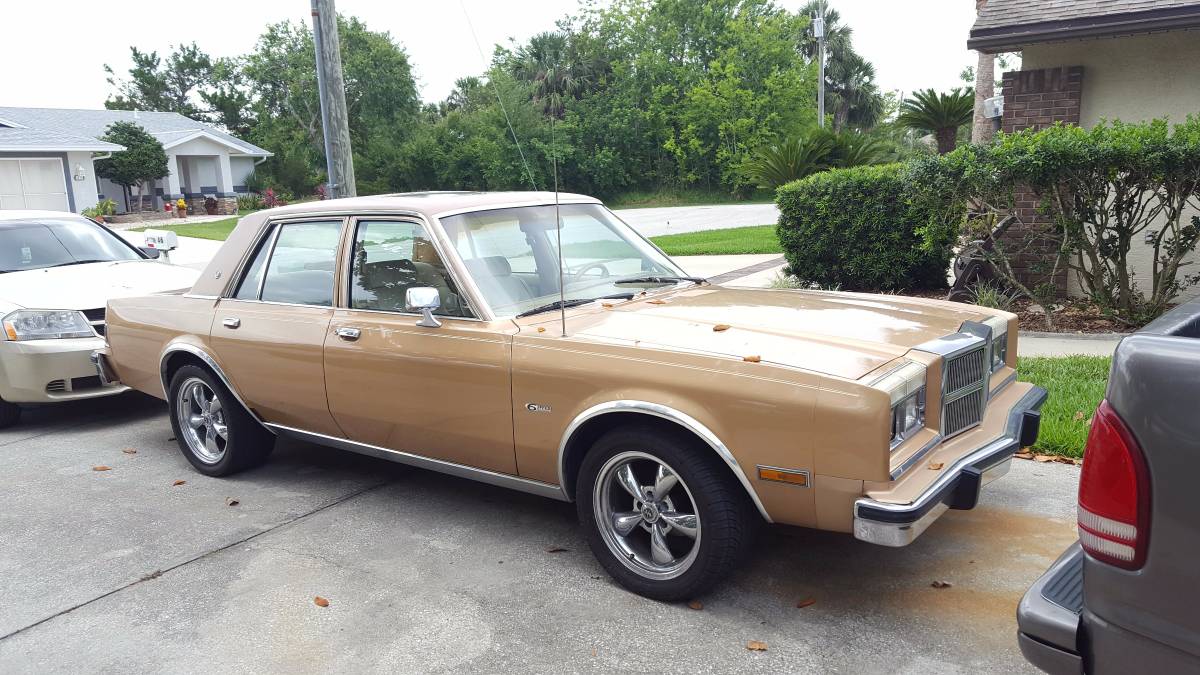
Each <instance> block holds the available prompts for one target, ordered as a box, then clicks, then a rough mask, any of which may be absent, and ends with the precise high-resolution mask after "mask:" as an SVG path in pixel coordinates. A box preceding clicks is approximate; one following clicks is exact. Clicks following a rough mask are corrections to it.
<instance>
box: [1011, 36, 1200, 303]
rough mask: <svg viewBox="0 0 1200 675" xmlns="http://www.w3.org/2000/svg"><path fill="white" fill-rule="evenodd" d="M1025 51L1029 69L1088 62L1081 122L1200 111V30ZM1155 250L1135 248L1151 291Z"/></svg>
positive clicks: (1179, 116)
mask: <svg viewBox="0 0 1200 675" xmlns="http://www.w3.org/2000/svg"><path fill="white" fill-rule="evenodd" d="M1021 56H1022V61H1021V67H1022V69H1028V70H1032V69H1037V68H1053V67H1056V66H1083V72H1084V77H1083V96H1082V101H1081V103H1080V115H1079V123H1080V124H1081V125H1082V126H1084V127H1091V126H1093V125H1095V124H1096V123H1097V122H1099V121H1101V120H1105V119H1107V120H1121V121H1125V122H1136V121H1142V120H1148V119H1154V118H1157V117H1166V118H1168V119H1169V120H1171V121H1172V122H1182V121H1183V120H1184V118H1186V117H1187V115H1188V114H1192V115H1200V31H1176V32H1171V33H1154V34H1150V35H1135V36H1128V37H1120V38H1107V39H1101V40H1082V41H1075V42H1062V43H1054V44H1044V45H1031V46H1028V47H1026V48H1025V49H1024V50H1023V52H1022V55H1021ZM1193 215H1197V212H1192V213H1188V214H1185V216H1184V222H1185V223H1186V222H1188V221H1189V220H1190V219H1191V216H1193ZM1139 239H1140V238H1139ZM1152 251H1153V249H1151V248H1150V247H1149V246H1146V245H1145V244H1144V243H1142V242H1141V241H1135V242H1134V244H1133V247H1132V249H1131V250H1130V261H1131V264H1132V269H1133V272H1134V274H1135V275H1136V276H1135V279H1136V278H1141V279H1144V280H1145V281H1144V282H1143V283H1141V284H1139V285H1140V286H1142V287H1143V290H1144V291H1146V292H1149V290H1150V281H1149V278H1148V277H1149V274H1150V270H1151V263H1152ZM1196 257H1197V256H1193V258H1196ZM1196 264H1200V262H1198V263H1195V264H1193V265H1192V266H1189V267H1186V268H1184V269H1185V271H1186V272H1189V273H1190V272H1192V271H1193V267H1194V266H1195V265H1196ZM1070 281H1071V288H1072V293H1073V294H1076V295H1077V294H1079V289H1078V284H1077V283H1076V280H1074V279H1071V280H1070ZM1196 296H1200V287H1195V286H1193V287H1192V288H1189V289H1187V290H1186V291H1185V292H1184V293H1183V294H1182V295H1181V296H1180V297H1179V298H1178V299H1177V300H1178V301H1183V300H1186V299H1189V298H1192V297H1196Z"/></svg>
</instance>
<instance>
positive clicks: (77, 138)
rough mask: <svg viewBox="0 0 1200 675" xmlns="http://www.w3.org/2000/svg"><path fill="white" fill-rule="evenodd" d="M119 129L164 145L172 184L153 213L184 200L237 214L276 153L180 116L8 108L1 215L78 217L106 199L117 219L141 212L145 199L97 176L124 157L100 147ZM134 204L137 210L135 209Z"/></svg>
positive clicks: (161, 185)
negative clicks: (255, 176) (249, 181)
mask: <svg viewBox="0 0 1200 675" xmlns="http://www.w3.org/2000/svg"><path fill="white" fill-rule="evenodd" d="M113 122H133V123H134V124H137V125H139V126H141V127H142V128H143V129H145V130H146V131H147V132H148V133H149V134H150V135H152V136H154V137H155V138H157V139H158V140H159V142H161V143H162V145H163V149H165V150H166V152H167V169H168V171H169V172H170V173H169V174H168V175H167V176H166V177H165V178H162V179H161V180H158V181H155V183H154V185H153V186H148V187H147V194H148V195H149V196H150V197H151V198H150V199H147V200H145V201H146V208H153V209H155V210H161V209H162V208H163V203H164V201H168V200H169V201H175V200H177V199H179V198H181V197H182V198H184V199H186V200H187V201H188V205H189V208H190V209H192V210H193V211H202V210H203V208H204V200H205V199H206V198H207V197H213V198H215V199H216V200H217V203H218V212H219V213H223V214H224V213H230V214H232V213H237V200H236V197H237V195H238V194H239V193H244V192H246V177H247V176H249V175H250V174H251V173H253V172H254V167H255V166H256V165H258V164H261V163H262V162H263V161H264V160H265V159H266V158H267V157H270V156H271V153H270V152H267V151H266V150H263V149H262V148H260V147H258V146H256V145H253V144H251V143H247V142H246V141H243V140H241V139H239V138H237V137H235V136H232V135H230V134H228V133H225V132H224V131H221V130H219V129H216V128H214V127H211V126H209V125H207V124H204V123H203V122H197V121H196V120H193V119H190V118H188V117H184V116H183V115H180V114H178V113H173V112H145V111H138V110H69V109H59V108H9V107H0V209H26V208H28V209H53V210H62V211H73V212H75V213H78V212H80V211H82V210H83V209H85V208H88V207H91V206H95V205H96V203H97V202H98V201H99V200H101V199H112V200H113V201H115V202H116V203H117V212H118V213H126V212H128V211H130V210H131V209H137V202H138V200H137V198H136V197H137V195H136V194H135V195H133V197H134V198H133V199H128V198H127V195H126V194H125V190H124V189H123V188H122V187H121V186H119V185H115V184H114V183H112V182H111V181H109V180H107V179H104V178H100V177H98V176H97V175H96V171H95V167H94V166H93V160H95V159H99V158H102V157H105V156H108V154H109V153H115V152H121V151H122V150H124V148H123V147H121V146H119V145H114V144H112V143H107V142H105V141H102V140H100V137H101V136H103V135H104V134H105V132H106V130H107V129H108V126H109V125H110V124H112V123H113ZM131 202H132V203H131Z"/></svg>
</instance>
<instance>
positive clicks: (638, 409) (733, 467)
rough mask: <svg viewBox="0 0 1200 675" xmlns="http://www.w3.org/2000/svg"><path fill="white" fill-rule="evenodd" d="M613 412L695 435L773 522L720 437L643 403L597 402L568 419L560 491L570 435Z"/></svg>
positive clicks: (685, 417) (668, 409) (681, 416)
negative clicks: (670, 424) (668, 423)
mask: <svg viewBox="0 0 1200 675" xmlns="http://www.w3.org/2000/svg"><path fill="white" fill-rule="evenodd" d="M615 412H634V413H640V414H643V415H652V416H654V417H661V418H662V419H665V420H670V421H672V422H675V423H676V424H679V425H680V426H682V427H684V428H685V429H687V430H689V431H691V432H692V433H694V434H696V435H697V436H699V437H700V438H701V439H702V440H703V441H704V442H705V443H706V444H707V445H708V447H710V448H712V450H713V452H716V453H717V455H718V456H719V457H720V458H721V459H722V460H723V461H724V462H725V464H726V465H727V466H728V467H729V469H730V471H733V475H735V476H737V479H738V482H739V483H741V484H742V487H743V488H745V490H746V494H747V495H749V496H750V499H751V500H752V501H753V502H754V506H755V507H756V508H757V509H758V512H759V514H761V515H762V517H763V519H764V520H766V521H767V522H768V523H770V522H774V521H772V520H771V516H770V515H768V514H767V509H766V508H765V507H764V506H763V504H762V501H761V500H760V499H759V498H758V493H757V492H755V491H754V486H753V485H751V484H750V480H749V479H748V478H746V474H745V472H744V471H742V467H741V465H739V464H738V463H737V460H736V459H734V457H733V453H732V452H730V450H729V448H728V447H726V445H725V444H724V443H722V442H721V439H720V438H717V435H716V434H714V433H713V432H712V431H711V430H709V428H708V427H706V426H704V425H703V424H701V423H700V422H698V421H697V420H696V419H695V418H693V417H691V416H690V415H687V414H685V413H682V412H680V411H678V410H676V409H674V408H671V407H668V406H665V405H660V404H658V403H649V402H647V401H627V400H622V401H609V402H607V403H600V404H598V405H594V406H592V407H590V408H588V409H587V410H584V411H583V412H581V413H579V415H577V416H576V417H575V419H574V420H572V421H571V423H570V424H569V425H567V429H566V431H564V432H563V435H562V440H561V441H560V442H559V444H558V483H559V485H561V486H563V487H562V489H563V490H564V493H565V490H566V485H567V482H566V476H564V475H563V459H564V457H565V455H566V451H567V444H568V443H570V441H571V437H572V436H574V435H575V432H576V431H578V430H579V428H580V427H581V426H583V424H584V423H585V422H587V421H588V420H590V419H593V418H596V417H599V416H600V415H606V414H608V413H615Z"/></svg>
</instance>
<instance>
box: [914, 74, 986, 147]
mask: <svg viewBox="0 0 1200 675" xmlns="http://www.w3.org/2000/svg"><path fill="white" fill-rule="evenodd" d="M974 115H975V90H974V89H972V88H971V87H967V88H965V89H964V88H958V89H954V90H952V91H950V92H949V93H945V94H941V93H938V92H936V91H934V90H933V89H925V90H922V91H917V92H913V95H912V98H909V99H905V101H904V102H903V103H902V104H900V115H899V116H897V118H896V122H897V123H899V124H900V125H902V126H905V127H908V128H910V129H915V130H917V131H923V132H927V133H931V134H933V137H934V139H935V140H936V141H937V148H938V154H942V155H944V154H946V153H947V152H950V151H951V150H953V149H954V147H955V146H956V145H957V144H958V128H959V127H961V126H962V125H964V124H968V123H970V122H971V119H972V117H973V116H974Z"/></svg>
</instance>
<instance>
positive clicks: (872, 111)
mask: <svg viewBox="0 0 1200 675" xmlns="http://www.w3.org/2000/svg"><path fill="white" fill-rule="evenodd" d="M825 86H826V87H827V88H828V91H829V93H830V94H831V96H830V103H832V104H833V105H832V107H833V130H834V131H838V132H840V131H842V130H844V129H845V128H846V127H847V126H848V125H853V126H855V127H858V128H860V129H870V128H871V127H873V126H875V125H876V124H877V123H878V122H879V119H880V118H881V117H882V116H883V109H884V101H883V96H881V95H880V93H879V86H878V85H876V84H875V66H873V65H871V62H870V61H867V60H866V59H864V58H863V57H861V56H859V55H858V54H857V53H855V52H853V51H843V52H834V54H833V56H832V57H831V58H830V59H829V65H828V66H826V68H825Z"/></svg>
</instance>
